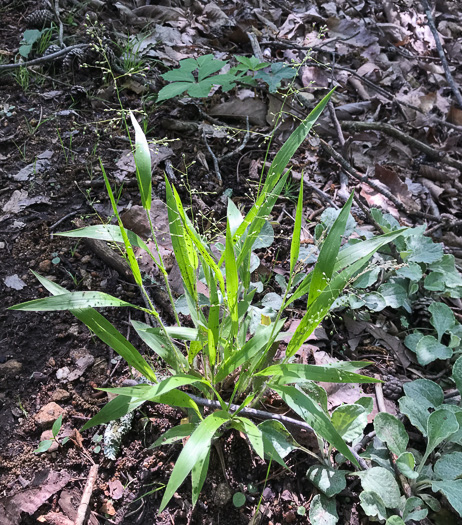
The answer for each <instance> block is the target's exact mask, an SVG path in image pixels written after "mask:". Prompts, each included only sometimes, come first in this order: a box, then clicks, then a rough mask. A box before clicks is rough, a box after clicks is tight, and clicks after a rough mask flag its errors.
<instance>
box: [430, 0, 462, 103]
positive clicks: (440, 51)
mask: <svg viewBox="0 0 462 525" xmlns="http://www.w3.org/2000/svg"><path fill="white" fill-rule="evenodd" d="M422 4H423V6H424V9H425V14H426V15H427V23H428V27H429V28H430V31H431V32H432V35H433V38H434V39H435V44H436V49H437V50H438V54H439V56H440V58H441V65H442V66H443V69H444V74H445V75H446V80H447V81H448V84H449V86H450V88H451V90H452V92H453V93H454V96H455V98H456V100H457V104H458V105H459V108H460V109H462V95H461V93H460V89H459V87H458V86H457V85H456V83H455V82H454V79H453V78H452V75H451V71H450V70H449V64H448V61H447V59H446V55H445V54H444V49H443V46H442V45H441V40H440V37H439V35H438V31H437V30H436V26H435V22H434V20H433V15H432V11H431V7H430V4H429V2H428V0H422Z"/></svg>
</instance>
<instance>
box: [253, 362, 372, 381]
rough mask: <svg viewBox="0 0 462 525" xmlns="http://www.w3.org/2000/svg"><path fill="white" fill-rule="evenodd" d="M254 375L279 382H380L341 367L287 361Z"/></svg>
mask: <svg viewBox="0 0 462 525" xmlns="http://www.w3.org/2000/svg"><path fill="white" fill-rule="evenodd" d="M255 375H256V376H273V377H276V376H277V377H278V379H279V381H280V383H303V382H305V381H323V382H324V383H380V382H381V381H380V379H374V378H373V377H368V376H363V375H360V374H355V373H353V372H349V371H346V370H343V369H341V368H336V367H331V366H321V365H303V364H298V363H289V364H286V365H272V366H269V367H268V368H265V369H264V370H262V371H261V372H258V373H256V374H255Z"/></svg>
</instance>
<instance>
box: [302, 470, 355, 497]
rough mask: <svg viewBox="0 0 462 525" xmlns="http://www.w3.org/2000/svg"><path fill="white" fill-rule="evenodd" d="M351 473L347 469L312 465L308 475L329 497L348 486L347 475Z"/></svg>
mask: <svg viewBox="0 0 462 525" xmlns="http://www.w3.org/2000/svg"><path fill="white" fill-rule="evenodd" d="M347 474H349V472H348V471H347V470H338V469H336V468H332V467H327V466H325V465H313V466H311V467H310V468H309V469H308V471H307V473H306V477H307V478H308V480H309V481H310V482H311V483H312V484H313V485H314V486H315V487H316V488H317V489H319V490H320V491H321V492H322V493H323V494H325V495H326V496H327V497H328V498H331V497H332V496H335V495H336V494H339V493H340V492H342V490H343V489H344V488H345V487H346V478H345V476H346V475H347Z"/></svg>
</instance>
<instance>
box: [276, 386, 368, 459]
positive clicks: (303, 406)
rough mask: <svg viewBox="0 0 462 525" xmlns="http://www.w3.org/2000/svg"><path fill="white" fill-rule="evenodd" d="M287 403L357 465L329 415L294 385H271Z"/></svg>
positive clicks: (317, 432)
mask: <svg viewBox="0 0 462 525" xmlns="http://www.w3.org/2000/svg"><path fill="white" fill-rule="evenodd" d="M271 388H272V389H273V390H275V391H276V392H277V393H278V394H279V395H280V396H281V397H282V399H283V400H284V401H285V402H286V403H287V405H288V406H289V407H290V408H291V409H292V410H293V411H294V412H296V413H297V414H298V415H299V416H300V417H301V418H302V419H303V421H305V422H306V423H308V425H310V426H311V427H312V428H313V430H314V431H315V432H316V434H318V435H320V436H321V437H322V438H324V439H325V440H326V441H327V442H328V443H330V444H331V445H333V446H334V447H335V448H336V449H337V450H338V451H339V452H341V453H342V454H343V455H344V456H345V457H346V458H348V459H349V460H350V461H351V462H352V463H353V464H354V465H356V466H359V465H358V462H357V460H356V459H355V457H354V456H353V454H352V453H351V452H350V449H349V448H348V446H347V444H346V443H345V441H344V440H343V439H342V437H341V436H340V434H339V433H338V432H337V431H336V430H335V427H334V425H333V424H332V423H331V421H330V419H329V417H328V416H327V415H326V414H325V413H324V411H323V410H322V409H321V407H319V406H318V405H317V404H316V403H315V402H314V401H313V400H312V399H311V398H309V397H308V396H307V395H305V394H304V393H303V392H301V391H300V390H297V389H296V388H295V387H294V386H281V385H278V386H272V387H271Z"/></svg>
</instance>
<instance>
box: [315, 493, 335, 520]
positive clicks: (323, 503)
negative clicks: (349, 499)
mask: <svg viewBox="0 0 462 525" xmlns="http://www.w3.org/2000/svg"><path fill="white" fill-rule="evenodd" d="M309 518H310V523H312V525H335V524H336V523H338V514H337V506H336V502H335V499H330V498H327V497H326V496H324V494H316V496H315V497H314V498H313V499H312V500H311V505H310V512H309Z"/></svg>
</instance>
